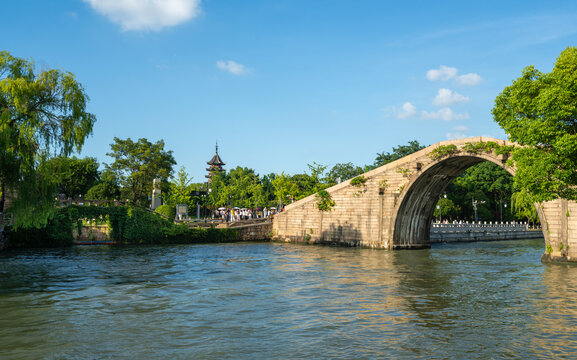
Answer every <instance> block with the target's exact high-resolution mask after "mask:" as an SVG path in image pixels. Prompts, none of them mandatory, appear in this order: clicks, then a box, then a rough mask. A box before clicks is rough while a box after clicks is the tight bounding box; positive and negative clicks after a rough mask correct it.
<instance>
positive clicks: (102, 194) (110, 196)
mask: <svg viewBox="0 0 577 360" xmlns="http://www.w3.org/2000/svg"><path fill="white" fill-rule="evenodd" d="M99 177H100V179H99V180H98V182H97V183H96V185H94V186H92V187H91V188H90V189H88V191H87V192H86V196H85V198H86V199H87V200H118V199H120V185H119V184H118V179H117V178H116V175H115V174H114V172H112V171H111V170H110V169H104V171H103V172H102V173H100V176H99Z"/></svg>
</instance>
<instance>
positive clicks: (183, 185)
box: [162, 166, 196, 211]
mask: <svg viewBox="0 0 577 360" xmlns="http://www.w3.org/2000/svg"><path fill="white" fill-rule="evenodd" d="M194 188H195V186H194V184H193V183H192V176H189V175H188V173H187V172H186V168H185V167H184V166H182V167H181V168H180V169H179V170H178V172H177V173H176V176H173V177H172V178H171V181H170V184H169V187H168V191H167V192H166V194H164V195H162V200H163V202H164V204H167V205H170V206H172V207H175V206H176V205H188V208H189V210H191V211H192V208H193V207H194V205H195V203H196V202H195V199H194V197H193V194H192V192H193V191H194Z"/></svg>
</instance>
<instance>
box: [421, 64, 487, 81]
mask: <svg viewBox="0 0 577 360" xmlns="http://www.w3.org/2000/svg"><path fill="white" fill-rule="evenodd" d="M458 73H459V71H458V70H457V68H454V67H448V66H445V65H441V66H440V67H439V69H432V70H429V71H427V79H428V80H431V81H447V80H451V79H453V80H455V81H456V82H457V83H458V84H460V85H468V86H474V85H477V84H479V83H480V82H481V80H482V78H481V76H480V75H479V74H475V73H468V74H465V75H458Z"/></svg>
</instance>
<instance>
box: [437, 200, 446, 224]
mask: <svg viewBox="0 0 577 360" xmlns="http://www.w3.org/2000/svg"><path fill="white" fill-rule="evenodd" d="M443 198H445V199H446V198H447V194H443ZM442 200H443V199H442V198H441V195H439V205H438V206H437V209H439V224H440V223H442V222H443V203H442V202H441V201H442Z"/></svg>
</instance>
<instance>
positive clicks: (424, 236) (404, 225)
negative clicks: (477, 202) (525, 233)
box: [392, 155, 541, 249]
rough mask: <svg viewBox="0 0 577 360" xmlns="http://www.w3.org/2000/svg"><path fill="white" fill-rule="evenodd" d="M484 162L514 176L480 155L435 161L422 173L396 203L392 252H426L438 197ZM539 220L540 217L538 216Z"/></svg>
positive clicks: (489, 157)
mask: <svg viewBox="0 0 577 360" xmlns="http://www.w3.org/2000/svg"><path fill="white" fill-rule="evenodd" d="M485 161H490V162H493V163H495V164H497V165H499V166H500V167H503V168H504V169H505V170H507V172H509V173H510V174H511V175H513V176H514V170H513V169H512V168H510V167H507V166H505V164H504V161H503V160H502V159H500V158H498V157H495V158H493V157H491V156H484V155H457V156H451V157H449V158H447V159H444V160H442V161H439V162H437V163H434V164H432V165H430V166H429V167H428V168H425V169H423V171H422V173H421V174H419V176H418V177H416V178H415V179H414V180H413V181H411V182H410V183H409V184H407V187H406V188H407V189H406V191H405V193H404V195H403V194H401V196H402V198H401V199H400V205H399V207H398V211H397V212H396V218H395V219H394V221H393V224H394V225H393V226H394V229H393V244H392V248H394V249H415V248H427V247H429V246H430V242H429V237H430V230H431V223H432V220H433V213H434V210H435V206H436V204H437V201H438V199H439V196H440V195H441V194H442V193H443V192H444V191H445V189H446V188H447V186H448V185H449V184H450V183H451V182H452V181H453V180H454V179H455V178H456V177H458V176H459V175H460V174H461V173H463V172H464V171H465V170H466V169H468V168H470V167H472V166H475V165H477V164H480V163H482V162H485ZM539 215H540V217H541V214H539Z"/></svg>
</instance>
